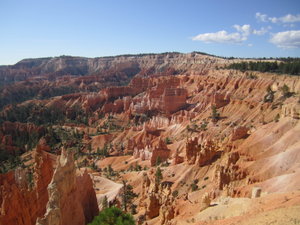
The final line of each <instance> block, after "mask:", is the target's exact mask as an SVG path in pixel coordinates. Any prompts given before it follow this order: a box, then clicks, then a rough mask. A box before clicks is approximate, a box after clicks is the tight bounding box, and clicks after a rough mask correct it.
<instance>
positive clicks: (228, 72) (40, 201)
mask: <svg viewBox="0 0 300 225" xmlns="http://www.w3.org/2000/svg"><path fill="white" fill-rule="evenodd" d="M252 60H253V61H257V60H255V59H252ZM243 61H249V59H247V60H246V59H226V58H220V57H216V56H212V55H208V54H203V53H197V52H193V53H188V54H181V53H163V54H141V55H123V56H116V57H102V58H82V57H71V56H61V57H54V58H40V59H25V60H22V61H21V62H19V63H17V64H15V65H13V66H1V67H0V82H1V89H0V99H1V100H0V101H1V102H0V107H1V111H0V122H1V124H0V141H1V149H0V153H1V155H0V156H1V160H2V161H1V164H2V165H1V174H0V206H1V210H0V224H1V225H2V224H3V225H6V224H11V225H14V224H18V225H31V224H37V225H46V224H49V225H50V224H57V225H60V224H78V225H80V224H88V223H90V222H91V221H92V220H93V218H94V217H95V216H96V215H98V213H99V211H101V210H103V209H104V208H105V207H109V206H117V207H119V208H121V209H122V210H123V211H127V212H129V213H132V214H133V216H134V219H135V221H136V224H144V225H145V224H147V225H152V224H153V225H154V224H162V225H163V224H166V225H184V224H198V225H200V224H268V223H272V224H297V223H300V215H299V213H298V212H299V209H300V179H299V178H300V164H299V162H300V123H299V121H300V77H299V76H290V75H286V74H280V75H279V74H274V73H267V72H266V73H262V72H257V71H239V70H232V69H226V68H225V66H226V65H229V64H231V63H236V62H243ZM265 61H267V60H265ZM128 190H129V191H130V192H129V193H131V194H132V193H134V194H132V196H131V197H132V198H130V200H128V202H126V203H124V198H125V194H126V191H128ZM127 197H128V196H127ZM104 199H105V201H107V203H105V204H104ZM124 204H125V205H124ZM127 204H128V207H127Z"/></svg>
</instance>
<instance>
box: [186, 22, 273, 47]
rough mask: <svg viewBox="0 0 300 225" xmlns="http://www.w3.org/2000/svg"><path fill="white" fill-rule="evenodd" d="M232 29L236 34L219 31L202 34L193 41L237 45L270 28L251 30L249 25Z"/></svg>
mask: <svg viewBox="0 0 300 225" xmlns="http://www.w3.org/2000/svg"><path fill="white" fill-rule="evenodd" d="M233 28H234V29H236V31H237V32H233V33H228V32H227V31H225V30H221V31H218V32H215V33H203V34H198V35H197V36H195V37H193V38H192V40H193V41H203V42H205V43H227V44H239V43H242V42H244V41H246V40H247V39H248V36H249V35H251V34H254V35H263V34H265V33H266V32H268V30H269V29H271V28H270V27H268V28H264V27H262V28H261V29H260V30H255V29H252V28H251V26H250V25H249V24H244V25H242V26H241V25H237V24H236V25H233Z"/></svg>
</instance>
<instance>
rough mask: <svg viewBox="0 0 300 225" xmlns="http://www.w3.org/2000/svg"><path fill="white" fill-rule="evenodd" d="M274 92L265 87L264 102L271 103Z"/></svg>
mask: <svg viewBox="0 0 300 225" xmlns="http://www.w3.org/2000/svg"><path fill="white" fill-rule="evenodd" d="M274 93H275V92H274V91H272V89H271V87H270V86H268V87H267V94H266V95H265V96H264V102H273V100H274Z"/></svg>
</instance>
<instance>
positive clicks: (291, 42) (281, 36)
mask: <svg viewBox="0 0 300 225" xmlns="http://www.w3.org/2000/svg"><path fill="white" fill-rule="evenodd" d="M270 42H271V43H272V44H274V45H276V46H277V47H279V48H285V49H289V48H300V30H290V31H284V32H279V33H276V34H274V35H273V37H272V38H271V39H270Z"/></svg>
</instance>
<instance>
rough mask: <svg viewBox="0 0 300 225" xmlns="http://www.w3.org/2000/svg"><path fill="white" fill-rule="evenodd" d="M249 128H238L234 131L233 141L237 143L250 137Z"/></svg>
mask: <svg viewBox="0 0 300 225" xmlns="http://www.w3.org/2000/svg"><path fill="white" fill-rule="evenodd" d="M248 131H249V129H248V128H247V127H236V128H234V129H233V132H232V136H231V140H232V141H236V140H239V139H242V138H246V137H248V136H249V134H248Z"/></svg>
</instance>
